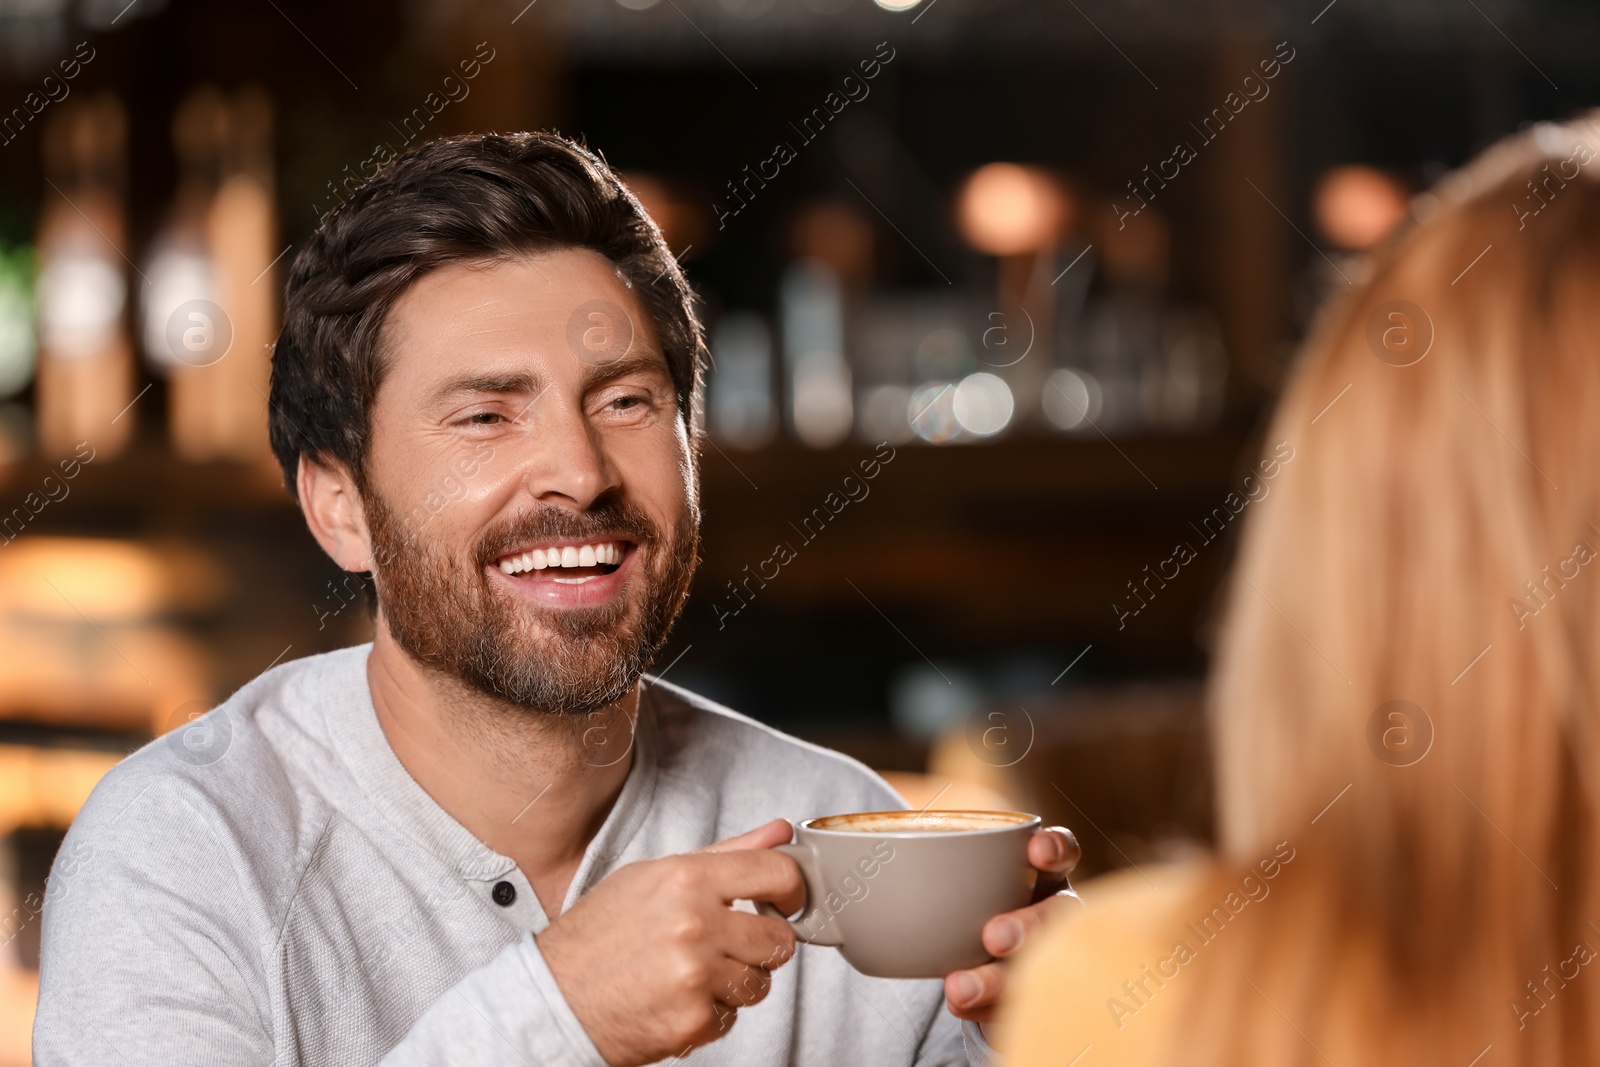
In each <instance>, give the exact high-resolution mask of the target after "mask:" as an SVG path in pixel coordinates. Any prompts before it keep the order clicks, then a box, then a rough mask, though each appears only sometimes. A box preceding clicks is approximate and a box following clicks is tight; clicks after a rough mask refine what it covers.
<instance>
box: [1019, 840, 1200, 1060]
mask: <svg viewBox="0 0 1600 1067" xmlns="http://www.w3.org/2000/svg"><path fill="white" fill-rule="evenodd" d="M1211 874H1212V870H1211V868H1210V867H1209V865H1207V864H1205V863H1202V862H1184V863H1165V864H1159V865H1150V864H1147V865H1144V866H1141V867H1134V868H1129V869H1127V870H1121V871H1116V872H1114V873H1111V874H1106V875H1102V876H1100V877H1099V878H1095V879H1093V880H1091V881H1089V882H1086V883H1084V885H1083V886H1082V887H1081V888H1080V889H1079V894H1080V895H1081V896H1082V897H1083V902H1084V906H1083V907H1081V908H1077V907H1072V908H1064V909H1062V911H1061V913H1060V914H1059V915H1058V916H1057V917H1056V918H1055V919H1052V920H1051V922H1050V924H1049V925H1048V926H1047V927H1046V928H1045V929H1044V930H1043V931H1041V933H1040V934H1039V935H1038V937H1037V938H1036V940H1035V941H1034V943H1033V944H1031V945H1030V946H1029V947H1028V948H1027V949H1026V950H1025V951H1024V952H1023V954H1022V956H1021V957H1020V958H1019V959H1018V961H1017V966H1016V968H1015V970H1014V972H1013V974H1012V975H1011V978H1010V981H1009V982H1008V983H1007V984H1008V989H1007V993H1006V1004H1005V1008H1004V1010H1003V1012H1002V1016H1001V1019H1000V1023H999V1026H998V1028H997V1029H998V1039H999V1040H998V1043H997V1046H996V1047H997V1048H998V1049H999V1050H1000V1051H1001V1052H1002V1053H1004V1054H1005V1055H1006V1057H1007V1060H1006V1062H1007V1063H1008V1064H1009V1065H1011V1067H1046V1065H1051V1067H1065V1065H1067V1064H1069V1063H1077V1062H1079V1061H1078V1060H1076V1059H1075V1057H1082V1060H1081V1067H1090V1065H1091V1064H1092V1065H1102V1067H1103V1065H1108V1064H1119V1063H1129V1064H1133V1063H1140V1064H1142V1063H1148V1062H1151V1060H1152V1059H1154V1058H1155V1057H1156V1056H1157V1055H1158V1054H1159V1050H1160V1049H1161V1048H1162V1047H1163V1046H1164V1045H1165V1044H1166V1037H1167V1033H1168V1030H1167V1027H1168V1026H1169V1025H1170V1023H1169V1020H1170V1019H1171V1018H1172V1017H1173V1016H1174V1012H1173V1011H1172V1010H1171V1008H1170V1005H1171V1002H1172V1001H1173V1000H1175V999H1176V998H1173V997H1171V996H1170V995H1169V996H1167V997H1163V995H1162V994H1163V991H1164V990H1165V988H1166V986H1167V985H1168V984H1169V983H1171V982H1172V981H1173V980H1174V979H1177V978H1178V977H1179V975H1180V974H1181V971H1182V969H1183V965H1184V963H1186V962H1188V960H1189V959H1192V958H1194V956H1195V955H1196V954H1197V951H1198V949H1197V946H1196V945H1195V944H1193V943H1192V942H1195V941H1197V940H1198V938H1197V937H1194V936H1190V937H1189V938H1187V940H1185V939H1183V938H1179V939H1177V940H1176V941H1175V940H1174V930H1181V929H1183V924H1182V922H1181V919H1180V914H1181V911H1182V908H1183V905H1184V904H1185V903H1187V902H1188V901H1190V900H1192V899H1193V898H1194V897H1195V895H1196V894H1197V893H1198V892H1199V891H1200V890H1201V888H1202V887H1203V886H1204V884H1205V882H1206V880H1207V879H1208V878H1209V877H1210V876H1211ZM1091 1049H1092V1050H1093V1053H1094V1054H1093V1055H1092V1056H1090V1055H1089V1054H1088V1053H1089V1052H1090V1050H1091Z"/></svg>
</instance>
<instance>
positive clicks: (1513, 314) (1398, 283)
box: [1175, 112, 1600, 1067]
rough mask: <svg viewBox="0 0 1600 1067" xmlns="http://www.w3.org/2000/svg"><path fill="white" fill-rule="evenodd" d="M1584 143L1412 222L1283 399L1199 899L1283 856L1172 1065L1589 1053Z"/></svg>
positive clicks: (1597, 374) (1305, 359) (1321, 332)
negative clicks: (1212, 853)
mask: <svg viewBox="0 0 1600 1067" xmlns="http://www.w3.org/2000/svg"><path fill="white" fill-rule="evenodd" d="M1597 117H1600V112H1597V113H1594V114H1591V115H1588V116H1585V117H1583V118H1582V119H1581V120H1579V121H1575V122H1573V123H1569V124H1565V125H1551V124H1546V125H1541V126H1538V127H1535V128H1533V129H1531V130H1529V131H1527V132H1525V133H1523V134H1521V135H1518V136H1517V137H1514V138H1511V139H1509V140H1507V141H1505V142H1502V143H1501V144H1499V145H1497V146H1495V147H1494V148H1492V149H1491V150H1489V151H1488V152H1486V153H1485V154H1484V155H1483V156H1481V157H1480V158H1479V159H1478V160H1477V161H1475V162H1474V163H1472V164H1471V165H1470V166H1468V167H1467V168H1465V169H1464V170H1462V171H1461V172H1459V173H1457V174H1455V175H1453V176H1451V177H1450V178H1449V179H1447V180H1446V181H1444V182H1443V183H1441V184H1440V186H1439V187H1438V188H1437V189H1436V190H1434V191H1433V192H1432V193H1430V194H1425V195H1424V196H1423V197H1421V198H1419V199H1418V201H1417V203H1416V205H1415V214H1416V215H1417V216H1418V221H1417V223H1416V224H1414V225H1412V226H1410V227H1409V228H1408V229H1407V230H1406V231H1404V232H1402V233H1400V234H1398V235H1397V236H1395V237H1394V238H1393V239H1392V240H1391V241H1390V243H1389V244H1388V245H1387V246H1386V248H1385V249H1384V250H1383V251H1382V252H1381V253H1379V254H1377V255H1376V256H1374V257H1373V259H1372V260H1371V261H1370V262H1369V265H1368V268H1367V272H1366V274H1365V275H1364V277H1362V278H1359V279H1354V282H1355V284H1353V285H1352V287H1351V289H1350V291H1349V293H1348V295H1346V296H1345V297H1344V298H1343V299H1342V300H1341V301H1339V302H1338V303H1337V304H1336V305H1334V306H1332V307H1331V308H1330V309H1329V310H1328V312H1327V313H1326V314H1325V316H1324V317H1323V319H1322V320H1321V321H1320V322H1319V324H1318V326H1317V328H1316V330H1315V331H1314V333H1313V336H1312V338H1311V339H1310V341H1309V342H1308V344H1307V345H1306V347H1305V350H1304V352H1303V355H1302V357H1301V362H1300V364H1299V366H1298V367H1297V368H1296V369H1295V371H1294V373H1293V375H1292V379H1291V381H1290V383H1289V385H1288V388H1287V389H1286V391H1285V394H1284V396H1283V399H1282V402H1281V405H1280V407H1279V408H1278V411H1277V413H1276V415H1275V417H1274V419H1273V421H1272V427H1271V430H1270V433H1269V436H1268V440H1269V441H1271V442H1287V443H1288V445H1289V446H1291V447H1292V448H1293V449H1294V459H1293V462H1292V463H1289V464H1287V465H1285V466H1284V468H1283V472H1282V474H1281V476H1280V478H1279V480H1278V482H1277V484H1276V485H1275V486H1274V491H1273V494H1272V497H1271V498H1270V499H1268V500H1265V501H1263V502H1262V503H1261V504H1260V505H1258V506H1257V508H1253V509H1252V514H1251V516H1250V519H1249V520H1248V524H1247V526H1246V529H1245V533H1244V538H1243V543H1242V546H1241V554H1240V559H1239V562H1238V565H1237V568H1236V571H1235V574H1234V575H1233V578H1232V584H1231V586H1230V589H1229V592H1228V600H1227V604H1226V611H1225V617H1226V618H1225V625H1224V626H1223V628H1222V631H1221V632H1222V638H1221V643H1220V646H1219V648H1218V650H1217V651H1218V659H1217V668H1216V671H1215V674H1214V676H1213V682H1212V688H1211V691H1210V694H1209V711H1210V715H1211V717H1212V727H1213V736H1214V742H1215V749H1216V753H1217V772H1218V787H1217V790H1218V793H1217V800H1218V835H1219V851H1220V854H1221V855H1220V860H1221V863H1220V866H1219V869H1218V871H1217V879H1218V881H1217V883H1216V885H1211V886H1208V888H1207V890H1206V892H1207V894H1208V895H1209V894H1211V893H1214V892H1215V891H1216V886H1217V885H1222V884H1226V883H1228V882H1230V881H1236V880H1237V878H1238V874H1239V871H1240V870H1242V869H1244V868H1254V867H1255V866H1256V865H1257V864H1258V862H1259V861H1261V860H1262V859H1263V857H1268V856H1270V855H1271V854H1272V852H1273V849H1274V846H1275V845H1276V844H1277V843H1278V842H1280V841H1288V842H1290V844H1291V845H1292V847H1293V848H1294V849H1295V854H1296V859H1295V861H1294V862H1293V863H1292V864H1289V865H1287V866H1285V868H1284V870H1283V873H1282V875H1281V876H1280V877H1279V878H1278V880H1277V883H1276V884H1275V886H1274V888H1273V896H1272V899H1271V900H1270V901H1269V902H1267V903H1265V904H1264V905H1262V906H1261V907H1260V908H1259V909H1252V911H1253V912H1254V913H1253V914H1248V915H1243V916H1241V917H1240V918H1241V921H1239V922H1237V923H1235V924H1233V925H1231V926H1230V927H1229V930H1228V935H1227V936H1228V938H1229V940H1230V943H1231V947H1230V949H1229V950H1228V951H1227V952H1225V953H1217V954H1215V958H1214V959H1212V960H1210V961H1209V962H1208V963H1207V966H1208V967H1210V968H1212V969H1213V970H1212V973H1213V975H1214V980H1212V981H1208V982H1206V983H1204V984H1199V983H1197V984H1195V986H1193V987H1192V988H1191V989H1190V990H1189V992H1188V993H1187V994H1186V996H1187V997H1188V998H1189V1002H1188V1005H1187V1016H1186V1019H1187V1023H1188V1025H1187V1026H1185V1027H1182V1028H1180V1032H1181V1033H1182V1034H1183V1037H1182V1040H1183V1048H1182V1050H1181V1055H1180V1056H1178V1057H1175V1062H1178V1061H1180V1060H1181V1062H1184V1063H1185V1064H1192V1063H1196V1062H1197V1061H1198V1062H1201V1063H1205V1062H1215V1063H1218V1064H1222V1063H1226V1064H1230V1065H1236V1064H1246V1063H1274V1064H1276V1063H1285V1062H1294V1061H1297V1060H1303V1061H1305V1062H1317V1063H1320V1062H1322V1059H1320V1058H1319V1054H1321V1055H1323V1056H1331V1057H1332V1059H1333V1061H1334V1062H1337V1063H1340V1064H1341V1067H1342V1065H1343V1063H1344V1061H1343V1060H1341V1059H1340V1057H1339V1056H1338V1055H1334V1054H1333V1052H1332V1051H1331V1049H1332V1048H1340V1049H1344V1050H1346V1051H1347V1054H1354V1055H1356V1060H1355V1062H1360V1063H1363V1064H1389V1063H1394V1064H1399V1063H1412V1062H1417V1061H1419V1060H1421V1061H1425V1062H1432V1063H1450V1064H1457V1065H1458V1067H1466V1065H1467V1064H1468V1063H1469V1062H1472V1061H1474V1059H1475V1058H1476V1057H1478V1056H1479V1055H1480V1054H1482V1053H1483V1052H1484V1051H1485V1049H1486V1047H1487V1046H1489V1045H1492V1046H1493V1048H1494V1053H1493V1058H1492V1059H1491V1060H1489V1061H1487V1062H1492V1063H1493V1064H1495V1065H1496V1067H1503V1065H1506V1064H1533V1063H1540V1064H1548V1063H1580V1062H1582V1063H1592V1062H1596V1061H1597V1060H1600V1026H1597V1024H1596V1023H1591V1021H1590V1020H1600V974H1593V975H1590V974H1582V973H1577V974H1574V973H1573V971H1574V968H1577V969H1578V970H1579V971H1580V972H1581V971H1582V970H1589V969H1594V970H1600V968H1588V967H1586V966H1584V965H1585V964H1586V963H1587V962H1588V960H1587V959H1584V960H1580V959H1579V957H1580V956H1583V955H1585V954H1587V956H1588V957H1589V958H1591V959H1592V958H1593V957H1594V952H1595V949H1597V948H1600V926H1597V925H1595V924H1596V923H1600V867H1597V864H1600V853H1597V850H1596V848H1595V835H1596V829H1597V826H1600V818H1597V816H1600V781H1597V776H1600V739H1597V726H1600V723H1597V716H1600V565H1596V564H1593V563H1591V561H1592V560H1595V559H1596V555H1597V550H1600V526H1597V524H1600V506H1597V504H1600V181H1597V179H1600V122H1597V121H1596V118H1597ZM1413 360H1414V361H1413ZM1391 701H1405V702H1409V703H1408V704H1405V705H1395V704H1390V703H1389V702H1391ZM1418 709H1420V712H1419V710H1418ZM1430 736H1431V740H1430ZM1207 902H1209V896H1208V898H1207ZM1235 931H1237V934H1236V933H1235ZM1585 949H1586V950H1587V953H1585V951H1583V950H1585ZM1245 979H1248V980H1249V982H1250V984H1253V985H1254V986H1255V987H1256V989H1255V991H1252V990H1251V988H1250V985H1247V984H1246V981H1245ZM1258 994H1259V995H1258ZM1519 1004H1520V1005H1522V1007H1521V1009H1519V1008H1518V1005H1519ZM1286 1023H1287V1024H1289V1025H1286ZM1308 1046H1311V1047H1308ZM1351 1050H1354V1051H1353V1052H1352V1051H1351Z"/></svg>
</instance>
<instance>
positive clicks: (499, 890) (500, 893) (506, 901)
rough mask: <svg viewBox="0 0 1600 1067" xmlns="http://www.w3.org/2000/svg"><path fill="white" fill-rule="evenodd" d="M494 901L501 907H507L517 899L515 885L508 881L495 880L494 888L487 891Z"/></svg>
mask: <svg viewBox="0 0 1600 1067" xmlns="http://www.w3.org/2000/svg"><path fill="white" fill-rule="evenodd" d="M489 895H490V896H491V897H493V898H494V902H495V903H496V904H498V905H500V906H501V907H502V908H509V907H511V905H512V904H514V903H516V900H517V887H516V886H514V885H512V884H511V883H510V882H496V883H495V884H494V889H492V890H491V891H490V893H489Z"/></svg>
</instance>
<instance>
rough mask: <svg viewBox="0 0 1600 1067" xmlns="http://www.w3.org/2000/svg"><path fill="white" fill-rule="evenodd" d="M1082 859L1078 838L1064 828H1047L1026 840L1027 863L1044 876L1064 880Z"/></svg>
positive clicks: (1081, 849)
mask: <svg viewBox="0 0 1600 1067" xmlns="http://www.w3.org/2000/svg"><path fill="white" fill-rule="evenodd" d="M1082 858H1083V848H1082V846H1080V845H1079V844H1078V838H1077V837H1076V835H1074V834H1073V832H1072V831H1071V830H1068V829H1067V828H1066V827H1065V826H1047V827H1045V828H1044V829H1042V830H1036V831H1034V834H1033V836H1032V837H1030V838H1029V839H1028V862H1029V863H1031V864H1033V865H1034V866H1035V867H1037V868H1038V869H1039V870H1041V871H1044V872H1045V873H1046V874H1053V875H1057V876H1058V877H1059V878H1065V877H1066V876H1067V875H1069V874H1071V873H1072V870H1073V868H1075V867H1076V866H1077V865H1078V861H1079V860H1080V859H1082Z"/></svg>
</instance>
